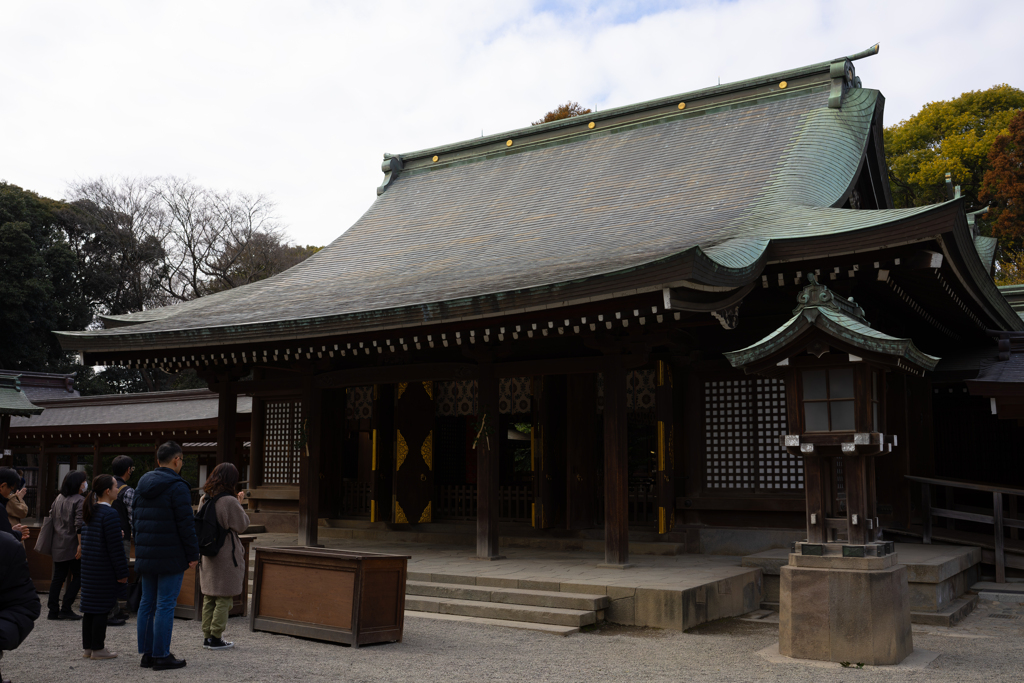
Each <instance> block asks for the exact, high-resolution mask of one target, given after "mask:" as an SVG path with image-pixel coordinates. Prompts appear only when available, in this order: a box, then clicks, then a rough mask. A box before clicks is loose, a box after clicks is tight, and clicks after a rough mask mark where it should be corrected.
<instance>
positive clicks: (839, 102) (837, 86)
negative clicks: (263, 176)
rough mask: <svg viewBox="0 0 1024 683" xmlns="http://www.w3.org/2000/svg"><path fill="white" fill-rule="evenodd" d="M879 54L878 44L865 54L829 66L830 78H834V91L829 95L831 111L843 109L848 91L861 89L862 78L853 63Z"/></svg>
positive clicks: (861, 53) (836, 61) (843, 59)
mask: <svg viewBox="0 0 1024 683" xmlns="http://www.w3.org/2000/svg"><path fill="white" fill-rule="evenodd" d="M877 54H878V43H875V44H874V45H872V46H871V47H869V48H868V49H867V50H864V51H863V52H858V53H857V54H855V55H850V56H849V57H840V58H839V59H836V60H834V61H833V62H832V63H831V64H830V65H829V76H830V77H831V78H832V90H831V92H829V95H828V108H829V109H841V108H842V106H843V95H845V94H846V91H847V90H852V89H853V88H859V87H861V82H860V78H859V77H858V76H857V69H856V68H854V66H853V62H854V61H855V60H858V59H863V58H865V57H870V56H872V55H877Z"/></svg>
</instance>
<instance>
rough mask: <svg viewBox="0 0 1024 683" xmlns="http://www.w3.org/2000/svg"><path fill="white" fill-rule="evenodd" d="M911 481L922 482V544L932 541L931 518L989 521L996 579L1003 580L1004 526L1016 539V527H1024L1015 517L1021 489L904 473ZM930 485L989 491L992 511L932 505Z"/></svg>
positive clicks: (1021, 496)
mask: <svg viewBox="0 0 1024 683" xmlns="http://www.w3.org/2000/svg"><path fill="white" fill-rule="evenodd" d="M905 476H906V477H907V479H909V480H910V481H914V482H917V483H919V484H921V508H922V510H921V513H922V516H923V517H924V520H923V523H924V524H923V526H924V531H923V534H922V536H923V540H924V542H925V543H931V542H932V517H945V518H946V519H961V520H964V521H965V522H977V523H979V524H991V525H992V526H993V531H994V536H995V543H994V544H993V550H994V554H995V565H996V581H997V582H998V583H1005V582H1006V555H1005V552H1004V545H1005V532H1004V530H1005V529H1010V530H1011V532H1010V533H1011V538H1015V537H1016V535H1017V533H1016V531H1015V530H1016V529H1024V520H1020V519H1016V516H1017V515H1016V510H1017V500H1016V499H1017V498H1024V489H1013V488H1007V487H1004V486H990V485H988V484H973V483H969V482H963V481H955V480H953V479H934V478H930V477H914V476H910V475H905ZM932 486H945V487H948V488H951V489H965V490H968V491H984V492H987V493H991V494H992V514H991V515H982V514H978V513H976V512H964V511H962V510H950V509H946V508H937V507H932ZM1004 495H1006V496H1007V497H1008V499H1009V500H1008V502H1009V503H1010V513H1011V517H1012V518H1011V519H1006V518H1004V517H1003V496H1004Z"/></svg>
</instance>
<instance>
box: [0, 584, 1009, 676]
mask: <svg viewBox="0 0 1024 683" xmlns="http://www.w3.org/2000/svg"><path fill="white" fill-rule="evenodd" d="M994 613H998V614H1007V615H1009V616H1011V617H1016V618H1012V619H1007V618H992V617H991V616H990V615H991V614H994ZM225 636H226V637H227V638H228V639H229V640H234V641H235V642H236V648H235V649H234V650H229V651H224V652H210V651H206V650H203V649H202V631H201V629H200V625H199V622H194V621H185V620H181V619H178V620H175V624H174V640H173V643H172V651H173V652H174V653H175V654H177V655H178V656H179V657H185V658H186V659H187V660H188V666H187V667H186V668H184V669H181V670H179V671H159V672H154V671H149V670H146V669H141V668H139V657H138V655H136V654H134V650H135V647H134V644H135V621H134V619H133V620H131V621H129V622H128V625H127V626H126V627H121V628H113V627H112V628H110V629H109V630H108V632H107V646H108V648H109V649H111V650H113V651H116V652H120V653H121V654H122V656H121V657H120V658H118V659H116V660H112V661H104V662H94V661H89V660H82V659H80V656H81V650H80V649H79V646H80V643H81V640H80V638H81V628H80V626H79V622H74V623H71V622H65V621H56V622H55V621H47V620H46V619H45V617H44V618H42V619H41V620H40V621H38V622H36V629H35V631H33V633H32V635H30V636H29V638H28V640H27V641H26V642H25V643H24V644H23V645H22V646H21V648H19V649H18V650H15V651H14V652H9V653H6V655H5V656H4V658H3V662H2V668H3V672H4V675H5V676H6V677H8V678H11V679H12V680H13V681H14V683H32V682H37V681H39V682H43V681H45V682H47V683H51V682H53V681H65V680H69V679H72V678H73V680H74V681H75V683H89V682H91V681H95V682H96V683H101V682H103V683H106V682H107V681H126V680H132V681H193V680H197V679H200V678H201V679H202V680H207V681H245V682H246V683H249V682H256V681H286V680H292V681H319V680H331V681H416V682H417V683H423V682H424V681H445V683H449V682H454V681H523V680H537V681H602V682H603V681H629V682H630V683H638V682H640V681H786V682H789V681H814V682H815V683H818V682H822V681H887V682H888V681H921V682H923V683H925V682H926V683H939V682H942V681H950V682H954V681H955V682H956V683H962V682H970V681H986V682H994V681H1021V680H1024V605H1014V606H1008V605H1005V604H996V603H986V604H983V605H981V606H980V607H979V609H977V610H976V611H975V613H974V614H972V615H971V616H970V617H968V619H967V620H965V621H964V622H963V623H962V624H961V625H959V626H957V627H956V628H952V629H943V628H935V627H918V626H915V633H914V644H915V647H916V648H918V649H925V650H931V651H934V652H939V653H940V655H939V657H938V659H936V660H935V661H934V662H932V663H931V664H930V665H929V666H928V667H927V668H926V669H923V670H899V669H895V670H894V669H891V668H878V669H872V668H870V667H868V668H865V669H863V670H856V669H840V668H834V669H828V668H821V667H820V665H819V666H807V665H804V664H799V663H784V664H771V663H769V662H768V661H766V660H765V658H764V657H762V656H761V655H759V654H758V651H760V650H762V649H763V648H766V647H768V646H769V645H771V644H773V643H775V642H777V641H778V631H777V626H775V625H770V624H761V623H750V622H744V621H738V620H735V619H726V620H722V621H718V622H713V623H711V624H705V625H703V626H701V627H699V628H698V629H695V630H694V631H693V632H690V633H678V632H670V631H661V630H658V629H646V628H633V627H623V626H614V625H606V626H603V627H598V628H594V629H592V630H589V631H588V632H584V633H580V634H577V635H572V636H569V637H565V638H562V637H557V636H550V635H546V634H539V633H532V632H528V631H517V630H511V629H504V628H497V627H492V626H479V625H473V624H465V623H459V622H443V621H434V620H429V619H421V618H408V619H406V624H405V638H404V641H403V642H401V643H393V644H387V645H373V646H367V647H363V648H359V649H353V648H349V647H345V646H339V645H333V644H328V643H320V642H316V641H311V640H303V639H299V638H290V637H287V636H277V635H271V634H267V633H251V632H250V631H249V630H248V620H246V619H243V618H232V619H231V620H230V621H229V623H228V631H227V632H226V633H225Z"/></svg>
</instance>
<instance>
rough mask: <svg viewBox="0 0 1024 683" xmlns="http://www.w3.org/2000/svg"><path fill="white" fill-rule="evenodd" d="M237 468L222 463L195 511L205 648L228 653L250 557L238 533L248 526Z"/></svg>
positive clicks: (231, 645) (214, 473) (209, 480)
mask: <svg viewBox="0 0 1024 683" xmlns="http://www.w3.org/2000/svg"><path fill="white" fill-rule="evenodd" d="M237 486H238V468H236V467H235V466H234V465H232V464H231V463H229V462H222V463H221V464H219V465H217V467H215V468H214V470H213V472H212V473H211V474H210V478H209V479H207V480H206V485H205V486H203V492H204V493H203V497H202V498H201V499H200V500H199V510H198V511H197V512H196V517H195V519H196V537H197V538H198V539H199V555H200V559H199V586H200V588H201V589H202V591H203V647H205V648H206V649H207V650H227V649H230V648H232V647H234V646H235V644H234V643H229V642H225V641H224V639H223V638H222V637H221V636H223V635H224V629H225V628H226V627H227V624H228V612H230V611H231V603H232V602H234V597H235V596H236V595H238V594H240V593H241V592H242V582H243V581H245V580H246V578H247V577H246V574H247V569H248V566H249V561H248V560H249V558H247V557H246V556H245V549H244V547H243V546H242V541H241V539H239V538H238V534H240V533H242V532H244V531H245V530H246V529H247V528H248V527H249V515H247V514H245V510H243V509H242V501H243V500H245V492H244V491H239V492H237V493H236V492H235V489H236V487H237Z"/></svg>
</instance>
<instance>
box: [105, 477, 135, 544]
mask: <svg viewBox="0 0 1024 683" xmlns="http://www.w3.org/2000/svg"><path fill="white" fill-rule="evenodd" d="M127 490H128V484H122V485H121V488H119V489H117V498H115V499H114V502H113V503H111V504H110V507H112V508H114V509H115V510H116V511H117V515H118V517H120V518H121V531H123V532H124V540H126V541H130V540H132V524H131V521H130V520H129V519H128V505H127V504H126V503H125V502H124V492H125V491H127Z"/></svg>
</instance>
